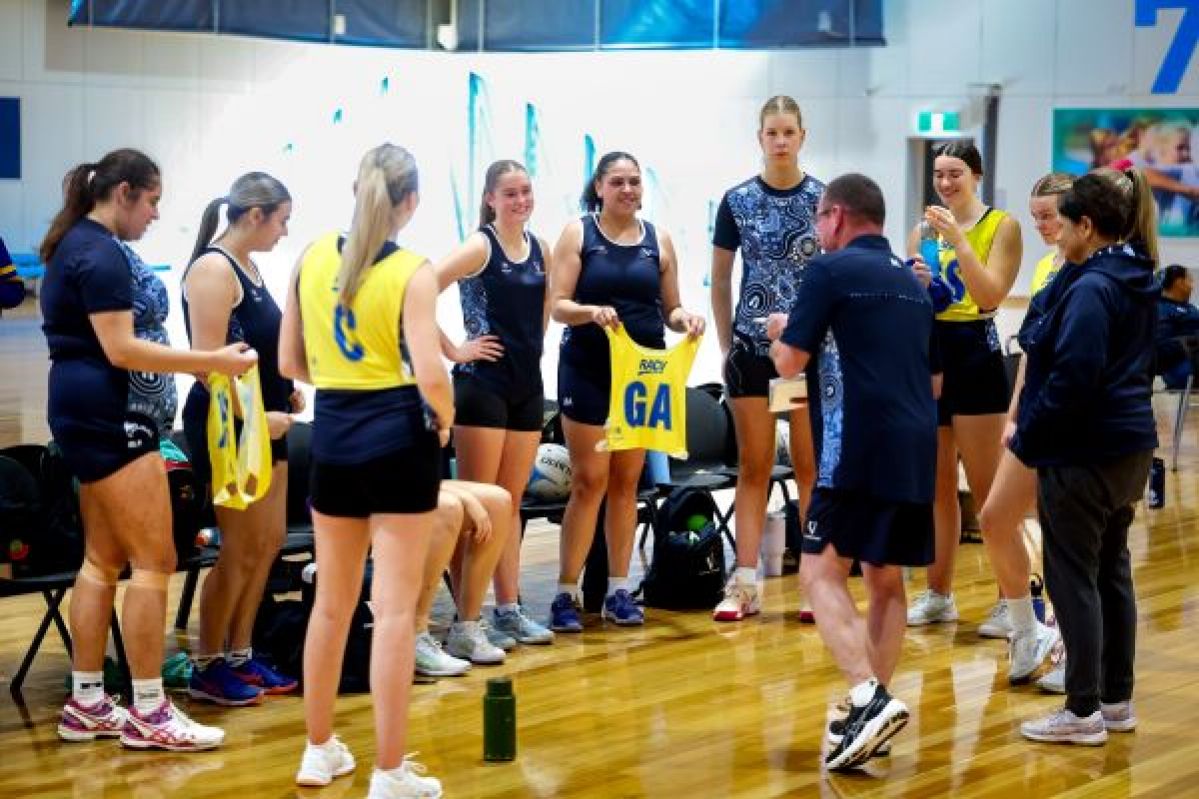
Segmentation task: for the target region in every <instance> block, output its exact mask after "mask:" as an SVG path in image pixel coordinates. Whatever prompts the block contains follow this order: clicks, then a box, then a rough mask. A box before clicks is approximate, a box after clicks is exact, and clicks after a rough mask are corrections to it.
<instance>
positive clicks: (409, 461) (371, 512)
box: [279, 144, 454, 799]
mask: <svg viewBox="0 0 1199 799" xmlns="http://www.w3.org/2000/svg"><path fill="white" fill-rule="evenodd" d="M354 191H355V197H356V200H355V205H354V221H353V223H352V224H351V226H350V232H349V233H348V234H347V235H346V236H344V237H343V236H341V235H338V234H337V233H330V234H328V235H325V236H322V237H321V238H319V239H317V240H316V241H315V242H313V243H312V244H311V245H309V247H308V249H307V250H306V251H305V252H304V254H303V255H302V256H301V258H300V263H299V264H298V265H297V267H296V275H295V279H294V280H293V282H292V288H291V297H290V299H289V301H288V304H287V311H286V312H285V314H284V317H283V328H282V333H281V336H280V344H279V347H280V350H279V365H280V369H281V371H282V372H283V374H284V375H286V376H288V377H293V378H296V379H298V380H303V381H305V382H308V383H311V384H312V385H314V386H316V390H317V391H316V407H315V416H314V420H313V430H312V459H313V468H312V482H311V492H312V511H313V512H312V519H313V525H314V527H315V528H316V561H317V563H318V564H319V566H320V575H319V579H318V580H317V584H316V602H315V605H314V607H313V611H312V619H311V621H310V622H309V624H308V633H307V635H306V637H305V639H304V717H305V722H306V724H307V728H308V743H307V746H306V747H305V750H304V756H303V759H302V761H301V763H300V769H299V771H298V772H297V774H296V782H297V783H299V784H300V785H327V784H328V783H329V782H331V781H332V780H333V779H334V778H335V777H338V776H341V775H344V774H349V773H350V772H351V771H353V770H354V767H355V761H354V758H353V756H352V755H351V754H350V752H349V750H348V749H347V748H346V746H345V745H344V744H342V743H341V742H340V741H339V740H338V739H337V737H336V736H335V735H334V734H333V710H334V704H335V703H336V700H337V685H338V682H339V679H340V676H341V666H342V656H343V653H344V651H345V642H346V637H347V634H348V633H349V626H350V620H351V618H352V617H353V614H354V608H355V606H356V605H357V603H358V600H359V597H360V596H361V593H362V574H363V570H364V567H365V563H366V556H367V552H368V551H369V552H371V554H372V556H373V558H374V578H373V580H372V581H371V602H372V608H373V612H374V629H373V633H372V646H371V698H372V700H373V702H374V709H375V740H376V744H377V747H378V751H377V752H376V757H375V770H374V773H373V774H372V776H371V783H370V793H369V796H370V797H371V799H389V798H390V797H401V796H405V797H408V796H422V797H424V796H429V797H435V796H440V795H441V784H440V782H438V781H437V780H436V779H433V778H431V777H424V776H422V774H423V772H424V767H423V766H421V765H420V764H418V763H416V762H415V761H413V760H412V759H411V758H409V757H406V756H405V755H404V744H405V739H406V737H407V732H408V696H409V693H410V692H411V687H412V663H413V648H414V640H413V639H414V632H413V616H414V612H415V609H416V600H417V596H418V595H419V593H420V590H421V574H422V572H423V570H424V563H425V556H426V554H427V551H428V548H429V538H430V533H431V529H432V525H433V521H434V516H435V511H436V509H437V495H438V485H439V483H440V479H441V463H440V458H441V453H440V448H441V447H442V446H444V445H445V444H446V442H447V441H448V440H449V435H450V429H451V427H452V425H453V423H454V400H453V393H452V389H451V388H450V381H449V376H448V375H447V374H446V372H445V369H444V368H443V367H442V364H441V355H440V353H439V351H438V346H437V322H436V318H435V313H436V311H435V309H436V304H437V278H436V277H435V276H434V274H433V270H432V269H431V268H428V266H427V264H428V262H427V261H426V260H425V259H424V258H422V257H421V256H419V255H416V254H415V253H413V252H411V251H409V250H406V249H404V248H402V247H399V246H397V245H396V244H395V243H394V242H393V241H392V239H393V238H394V237H395V236H396V235H397V234H398V233H399V231H400V230H402V229H403V227H404V226H405V225H406V224H408V221H409V220H410V219H412V215H413V213H415V211H416V207H417V204H418V202H419V195H418V193H417V172H416V161H415V160H414V159H413V158H412V156H411V155H410V154H409V153H408V151H406V150H404V149H403V148H401V147H397V146H395V145H393V144H384V145H380V146H379V147H376V148H375V149H373V150H370V151H369V152H367V154H366V155H365V156H364V157H363V159H362V163H361V165H360V167H359V169H358V180H357V181H356V182H355V184H354Z"/></svg>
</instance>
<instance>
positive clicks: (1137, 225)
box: [1124, 168, 1161, 268]
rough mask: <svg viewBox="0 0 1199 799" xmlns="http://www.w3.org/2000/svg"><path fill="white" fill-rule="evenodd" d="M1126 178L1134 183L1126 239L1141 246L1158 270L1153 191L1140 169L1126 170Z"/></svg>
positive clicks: (1159, 256)
mask: <svg viewBox="0 0 1199 799" xmlns="http://www.w3.org/2000/svg"><path fill="white" fill-rule="evenodd" d="M1124 176H1125V177H1126V178H1128V179H1129V180H1130V181H1132V197H1131V198H1130V199H1131V208H1130V212H1129V215H1128V230H1127V233H1126V239H1127V240H1128V241H1130V242H1135V243H1136V244H1139V245H1140V246H1141V248H1142V249H1143V250H1144V251H1145V254H1146V255H1148V256H1149V258H1150V260H1152V261H1153V263H1154V265H1155V268H1156V265H1157V264H1158V263H1159V262H1160V259H1161V252H1160V250H1159V249H1158V243H1157V205H1156V203H1155V202H1154V201H1153V190H1152V189H1150V188H1149V181H1148V180H1146V179H1145V173H1144V172H1141V171H1140V170H1139V169H1133V168H1129V169H1126V170H1124Z"/></svg>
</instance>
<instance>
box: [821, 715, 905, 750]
mask: <svg viewBox="0 0 1199 799" xmlns="http://www.w3.org/2000/svg"><path fill="white" fill-rule="evenodd" d="M844 737H845V719H833V720H832V721H830V722H829V723H828V732H827V733H826V734H825V740H827V741H828V745H829V749H833V748H835V747H837V746H838V745H839V744H840V743H841V739H842V738H844ZM890 754H891V742H890V741H883V742H882V743H881V744H879V746H878V748H877V749H875V750H874V752H873V753H872V754H871V755H870V756H871V757H887V756H888V755H890Z"/></svg>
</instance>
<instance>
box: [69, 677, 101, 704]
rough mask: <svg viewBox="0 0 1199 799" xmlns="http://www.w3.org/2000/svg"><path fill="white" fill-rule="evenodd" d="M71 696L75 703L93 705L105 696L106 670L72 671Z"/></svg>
mask: <svg viewBox="0 0 1199 799" xmlns="http://www.w3.org/2000/svg"><path fill="white" fill-rule="evenodd" d="M71 698H72V699H74V700H75V704H77V705H82V706H83V707H92V706H93V705H95V704H97V703H98V702H100V700H102V699H103V698H104V672H102V671H72V672H71Z"/></svg>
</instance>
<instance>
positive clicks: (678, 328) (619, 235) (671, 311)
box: [550, 152, 704, 632]
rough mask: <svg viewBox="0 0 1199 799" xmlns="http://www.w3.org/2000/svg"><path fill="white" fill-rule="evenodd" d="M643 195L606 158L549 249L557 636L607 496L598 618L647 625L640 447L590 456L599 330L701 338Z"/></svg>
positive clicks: (602, 345)
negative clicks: (564, 492) (565, 472)
mask: <svg viewBox="0 0 1199 799" xmlns="http://www.w3.org/2000/svg"><path fill="white" fill-rule="evenodd" d="M641 192H642V183H641V166H640V165H639V164H638V163H637V159H636V158H634V157H633V156H631V155H629V154H628V153H624V152H611V153H607V154H606V155H604V157H603V158H601V159H600V160H599V163H598V164H596V167H595V174H594V175H593V176H592V178H591V180H590V181H588V183H587V186H586V187H585V188H584V190H583V197H582V206H583V210H584V211H586V212H587V213H586V214H585V215H584V216H583V217H582V218H580V219H576V220H575V221H573V222H570V223H569V224H568V225H567V226H566V229H565V230H563V231H562V235H561V236H560V237H559V238H558V243H557V245H556V246H555V247H554V265H555V266H554V275H553V278H552V280H551V298H550V303H551V304H550V307H551V309H552V312H553V315H554V319H556V320H557V321H559V322H562V323H563V324H565V325H567V326H568V327H567V330H566V332H565V333H564V334H563V336H562V350H561V354H560V357H559V360H558V400H559V402H560V403H561V406H562V417H563V421H562V428H563V431H564V432H565V434H566V445H567V448H568V449H569V450H570V467H571V485H570V500H569V501H568V502H567V505H566V513H565V515H564V516H563V519H562V542H561V548H560V558H561V559H560V562H559V567H558V568H559V572H558V590H557V593H556V595H555V597H554V601H553V603H552V605H551V606H550V628H551V629H553V630H556V631H559V632H580V631H581V630H582V629H583V626H582V622H581V620H580V619H579V612H578V608H577V603H576V593H577V584H578V580H579V574H580V573H581V572H582V570H583V563H584V561H585V560H586V559H587V552H588V551H589V550H590V548H591V542H592V539H593V538H594V536H595V524H596V519H597V518H598V515H599V506H600V501H601V500H603V499H604V498H605V495H606V497H607V503H608V504H607V511H606V513H605V518H604V533H605V535H606V537H607V545H608V569H609V576H608V590H607V596H606V597H605V598H604V606H603V614H602V615H603V618H605V619H608V620H610V621H612V622H614V623H615V624H618V625H639V624H642V623H644V621H645V617H644V614H643V613H642V610H641V608H640V607H639V606H638V605H637V604H636V603H635V602H634V601H633V597H632V596H631V595H630V593H629V587H628V573H629V559H630V557H631V556H632V554H633V533H634V529H635V526H636V518H637V482H638V480H639V478H640V477H641V468H642V465H643V464H644V462H645V450H644V449H629V450H622V451H618V452H599V451H597V450H596V445H597V444H599V443H600V442H601V441H603V440H604V438H605V434H604V422H605V421H607V419H608V404H609V389H610V383H611V376H612V368H611V361H610V359H609V355H608V341H607V337H606V336H605V334H604V331H603V328H605V327H610V328H616V327H618V326H623V327H624V328H625V330H626V331H627V332H628V334H629V335H630V336H631V337H632V339H633V341H635V342H636V343H637V344H640V345H641V346H643V347H649V348H651V349H663V348H664V347H665V344H666V342H665V327H666V326H669V327H670V329H671V330H673V331H675V332H677V333H686V334H687V335H689V336H701V335H703V332H704V319H703V317H702V316H697V315H695V314H692V313H690V312H688V311H687V310H686V309H684V308H683V306H682V304H681V303H680V301H679V282H678V262H677V260H676V259H675V254H674V245H673V244H672V243H671V239H670V236H668V235H667V234H666V232H665V231H661V230H658V229H657V228H655V227H654V225H652V224H651V223H649V222H646V221H644V220H642V219H641V218H640V217H638V215H637V211H638V210H639V209H640V208H641Z"/></svg>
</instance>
